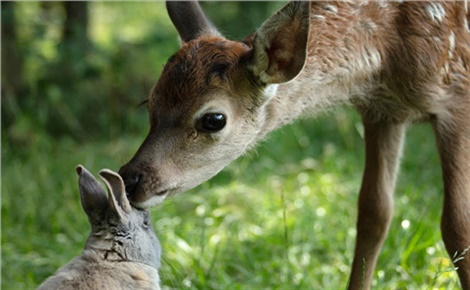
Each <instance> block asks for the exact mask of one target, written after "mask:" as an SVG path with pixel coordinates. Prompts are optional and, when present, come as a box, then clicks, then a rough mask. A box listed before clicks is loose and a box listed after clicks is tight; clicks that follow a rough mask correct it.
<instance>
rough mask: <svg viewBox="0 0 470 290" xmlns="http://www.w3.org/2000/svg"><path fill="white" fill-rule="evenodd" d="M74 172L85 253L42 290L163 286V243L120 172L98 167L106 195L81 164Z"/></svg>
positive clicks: (49, 280)
mask: <svg viewBox="0 0 470 290" xmlns="http://www.w3.org/2000/svg"><path fill="white" fill-rule="evenodd" d="M76 171H77V174H78V175H79V182H78V184H79V188H80V198H81V203H82V206H83V209H84V210H85V213H86V214H87V216H88V220H89V222H90V224H91V234H90V235H89V236H88V239H87V241H86V245H85V249H84V251H83V252H82V255H81V256H79V257H75V258H74V259H73V260H71V261H70V262H69V263H67V264H66V265H64V266H62V267H61V268H60V269H59V270H57V272H55V274H54V275H52V276H51V277H49V278H48V279H46V280H45V281H44V282H43V283H42V284H41V285H40V286H39V288H38V290H53V289H63V290H69V289H70V290H72V289H73V290H88V289H100V290H107V289H109V290H111V289H112V290H118V289H123V290H124V289H153V290H155V289H161V288H160V276H159V273H158V269H159V267H160V258H161V245H160V242H159V240H158V238H157V236H156V234H155V232H154V230H153V228H152V226H151V223H150V213H149V212H148V211H146V210H139V209H136V208H133V207H132V206H131V205H130V203H129V200H128V199H127V196H126V192H125V187H124V182H123V180H122V178H121V176H119V174H117V173H115V172H113V171H111V170H109V169H103V170H101V171H100V173H99V174H100V177H101V179H102V180H103V181H104V183H105V184H106V187H107V188H108V197H107V196H106V192H105V191H104V189H103V187H102V185H101V184H100V183H99V182H98V181H97V180H96V179H95V178H94V177H93V175H92V174H91V173H90V172H88V170H86V169H85V168H84V167H83V166H81V165H78V166H77V168H76Z"/></svg>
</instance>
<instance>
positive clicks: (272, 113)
mask: <svg viewBox="0 0 470 290" xmlns="http://www.w3.org/2000/svg"><path fill="white" fill-rule="evenodd" d="M380 5H382V4H381V3H376V2H371V3H368V4H366V5H362V6H361V5H356V4H351V3H349V4H348V3H336V4H335V5H333V4H329V3H328V2H321V3H312V7H311V23H310V37H309V43H308V57H307V62H306V64H305V67H304V69H303V70H302V72H301V73H300V74H299V75H298V76H297V77H296V78H295V79H294V80H292V81H290V82H288V83H285V84H280V85H278V86H277V87H276V93H275V96H274V97H273V98H271V99H270V101H269V102H268V103H267V104H266V117H265V122H264V128H263V130H262V131H263V132H269V131H272V130H275V129H277V128H279V127H282V126H283V125H285V124H288V123H291V122H293V121H294V120H296V119H298V118H299V117H302V116H306V115H307V116H308V115H314V114H315V113H318V112H321V111H325V110H327V109H329V108H331V107H334V106H337V105H340V104H344V103H349V102H350V101H351V100H353V99H356V98H367V96H369V95H370V94H371V92H372V91H373V90H375V89H376V88H377V86H378V81H377V79H378V75H379V73H380V71H381V69H382V67H383V62H384V55H386V49H388V47H386V46H385V45H381V43H387V41H385V40H384V39H383V38H384V37H391V38H393V35H391V34H390V32H387V27H388V24H387V23H389V22H390V17H391V16H386V15H382V12H383V13H385V11H386V9H385V8H381V6H380ZM371 9H375V10H376V11H377V13H376V15H375V16H374V17H375V18H374V17H370V18H369V19H368V20H366V21H365V20H364V18H361V14H363V13H366V12H364V10H371ZM380 17H382V18H381V19H380V20H379V18H380ZM384 35H385V36H384ZM388 43H391V42H390V39H388ZM264 135H265V134H264V133H262V134H260V137H263V136H264Z"/></svg>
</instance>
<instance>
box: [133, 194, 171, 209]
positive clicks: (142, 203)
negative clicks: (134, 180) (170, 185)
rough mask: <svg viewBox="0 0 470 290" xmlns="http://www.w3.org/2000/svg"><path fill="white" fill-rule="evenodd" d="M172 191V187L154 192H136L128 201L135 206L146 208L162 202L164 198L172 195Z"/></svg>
mask: <svg viewBox="0 0 470 290" xmlns="http://www.w3.org/2000/svg"><path fill="white" fill-rule="evenodd" d="M173 192H174V190H173V189H164V190H159V191H156V192H145V193H142V194H139V193H136V194H133V195H132V196H131V198H130V201H131V203H132V205H133V206H134V207H136V208H140V209H147V208H149V207H153V206H156V205H159V204H161V203H163V201H165V199H166V198H168V197H170V196H172V195H173Z"/></svg>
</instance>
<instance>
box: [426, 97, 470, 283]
mask: <svg viewBox="0 0 470 290" xmlns="http://www.w3.org/2000/svg"><path fill="white" fill-rule="evenodd" d="M468 100H470V99H468ZM465 112H466V113H465ZM469 114H470V101H467V102H465V101H464V102H462V104H461V106H460V108H459V110H458V111H457V110H456V111H454V112H451V114H450V115H449V116H447V117H446V118H437V119H436V120H435V122H434V124H433V125H434V130H435V133H436V140H437V144H438V148H439V153H440V159H441V166H442V174H443V178H444V208H443V211H442V219H441V231H442V239H443V240H444V244H445V246H446V249H447V252H448V253H449V256H450V258H451V259H452V260H453V261H454V265H455V267H457V274H458V275H459V278H460V283H461V285H462V289H470V122H469V119H468V116H469Z"/></svg>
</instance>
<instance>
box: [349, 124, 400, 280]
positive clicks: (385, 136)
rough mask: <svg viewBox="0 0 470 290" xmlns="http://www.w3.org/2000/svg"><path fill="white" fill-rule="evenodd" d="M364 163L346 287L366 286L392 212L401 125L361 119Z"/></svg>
mask: <svg viewBox="0 0 470 290" xmlns="http://www.w3.org/2000/svg"><path fill="white" fill-rule="evenodd" d="M363 123H364V129H365V146H366V164H365V170H364V176H363V180H362V187H361V191H360V194H359V207H358V220H357V237H356V249H355V253H354V261H353V265H352V271H351V276H350V278H349V285H348V288H349V289H369V287H370V284H371V280H372V275H373V272H374V268H375V264H376V262H377V257H378V255H379V252H380V249H381V247H382V244H383V242H384V240H385V237H386V236H387V232H388V228H389V225H390V221H391V218H392V213H393V191H394V187H395V179H396V175H397V168H398V163H399V157H400V154H401V148H402V143H403V139H404V131H405V125H404V124H391V123H388V122H370V121H368V120H367V119H366V118H363Z"/></svg>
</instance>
